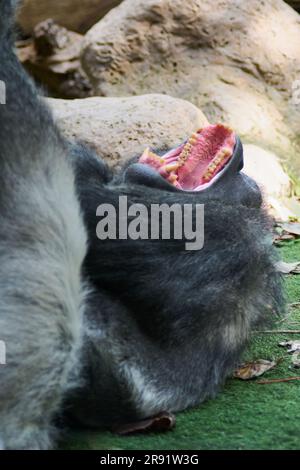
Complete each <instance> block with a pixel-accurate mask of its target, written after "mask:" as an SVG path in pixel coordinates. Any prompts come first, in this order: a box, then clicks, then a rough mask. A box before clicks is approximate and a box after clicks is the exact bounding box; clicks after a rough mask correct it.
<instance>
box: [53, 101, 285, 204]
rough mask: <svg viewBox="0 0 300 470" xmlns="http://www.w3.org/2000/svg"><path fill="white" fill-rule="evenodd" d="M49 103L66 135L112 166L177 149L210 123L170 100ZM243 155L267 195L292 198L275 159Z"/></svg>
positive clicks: (247, 149) (247, 148)
mask: <svg viewBox="0 0 300 470" xmlns="http://www.w3.org/2000/svg"><path fill="white" fill-rule="evenodd" d="M48 102H49V103H50V105H51V107H52V109H53V111H54V115H55V117H56V119H57V121H58V124H59V126H60V128H61V129H62V131H63V132H64V134H65V135H66V136H67V137H68V138H70V139H76V140H81V141H83V142H85V143H87V144H88V145H89V146H90V147H92V148H94V149H95V150H96V151H97V153H98V154H99V155H101V156H102V157H103V158H104V159H105V160H106V161H107V162H108V163H109V164H110V165H111V166H112V167H118V166H120V165H121V164H122V163H124V162H125V161H126V160H127V159H129V158H131V157H134V156H138V155H140V154H141V153H142V152H143V151H144V150H145V148H146V147H148V146H149V147H151V148H153V149H155V148H156V149H158V148H172V147H175V146H176V145H178V144H179V143H181V142H182V141H183V140H185V139H186V138H187V137H188V136H189V135H190V134H191V133H192V132H194V131H195V130H197V129H198V128H199V127H202V126H203V125H206V124H207V119H206V118H205V116H204V115H203V113H202V112H201V111H200V110H199V109H197V108H196V107H195V106H193V105H192V104H190V103H188V102H186V101H183V100H180V99H176V98H172V97H170V96H166V95H144V96H137V97H131V98H86V99H81V100H73V101H67V100H57V99H48ZM244 153H245V169H244V171H245V172H246V173H247V174H248V175H249V176H252V177H253V178H254V179H255V180H256V181H257V182H258V183H259V185H260V186H261V187H262V189H263V191H264V192H265V193H266V194H267V195H271V196H273V197H276V198H278V197H282V196H286V195H288V194H289V192H290V181H289V178H288V176H287V175H286V174H285V173H284V171H283V169H282V167H281V165H280V163H279V159H278V157H277V156H276V155H274V154H272V153H270V152H268V151H266V150H263V149H262V148H259V147H256V146H254V145H244Z"/></svg>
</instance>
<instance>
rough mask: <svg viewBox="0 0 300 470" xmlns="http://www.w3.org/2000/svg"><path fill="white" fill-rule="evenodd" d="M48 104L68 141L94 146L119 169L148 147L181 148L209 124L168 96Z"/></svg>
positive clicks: (186, 106) (87, 99)
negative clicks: (188, 139) (180, 145)
mask: <svg viewBox="0 0 300 470" xmlns="http://www.w3.org/2000/svg"><path fill="white" fill-rule="evenodd" d="M48 102H49V103H50V105H51V107H52V109H53V111H54V115H55V117H56V119H57V121H58V124H59V126H60V128H61V129H62V131H63V132H64V134H65V135H66V136H67V137H68V138H70V139H76V140H81V141H82V142H84V143H86V144H88V145H89V146H90V147H92V148H94V149H95V150H96V151H97V152H98V154H99V155H101V157H103V158H104V159H105V160H106V161H107V162H108V163H109V164H110V165H111V166H114V167H115V166H119V165H120V164H122V163H123V162H124V161H126V160H127V159H129V158H131V157H134V156H138V155H140V154H142V152H143V151H144V150H145V148H146V147H152V148H153V149H159V148H161V149H164V148H171V147H175V146H176V145H179V144H180V143H181V142H182V141H183V140H184V139H186V138H187V137H188V136H189V135H190V134H191V133H192V132H194V131H196V130H197V129H198V128H200V127H203V126H204V125H206V124H207V119H206V117H205V116H204V114H203V113H202V112H201V111H200V110H199V109H197V108H196V107H195V106H194V105H192V104H191V103H188V102H186V101H183V100H180V99H176V98H172V97H170V96H165V95H145V96H136V97H131V98H85V99H78V100H72V101H68V100H58V99H48Z"/></svg>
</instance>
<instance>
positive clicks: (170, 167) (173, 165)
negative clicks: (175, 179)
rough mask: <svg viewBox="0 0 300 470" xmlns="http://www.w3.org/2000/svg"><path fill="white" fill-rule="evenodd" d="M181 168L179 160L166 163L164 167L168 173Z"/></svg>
mask: <svg viewBox="0 0 300 470" xmlns="http://www.w3.org/2000/svg"><path fill="white" fill-rule="evenodd" d="M178 168H179V165H178V163H177V162H175V163H170V164H169V165H166V166H164V167H163V169H164V170H165V171H166V172H167V173H170V172H171V171H175V170H178Z"/></svg>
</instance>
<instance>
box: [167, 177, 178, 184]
mask: <svg viewBox="0 0 300 470" xmlns="http://www.w3.org/2000/svg"><path fill="white" fill-rule="evenodd" d="M177 178H178V176H177V175H170V176H169V178H168V180H169V181H170V183H174V182H175V181H176V180H177Z"/></svg>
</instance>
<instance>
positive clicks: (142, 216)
mask: <svg viewBox="0 0 300 470" xmlns="http://www.w3.org/2000/svg"><path fill="white" fill-rule="evenodd" d="M96 215H97V216H98V217H100V218H101V219H100V221H99V222H98V224H97V227H96V233H97V237H98V239H99V240H107V239H109V240H127V239H131V240H160V239H162V240H173V239H174V240H184V241H185V242H186V243H185V249H186V250H194V251H195V250H201V249H202V248H203V246H204V204H183V205H182V204H172V205H168V204H150V205H148V206H146V205H144V204H140V203H136V204H131V205H128V199H127V196H119V207H118V208H116V207H115V206H114V205H112V204H101V205H100V206H99V207H98V208H97V212H96Z"/></svg>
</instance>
